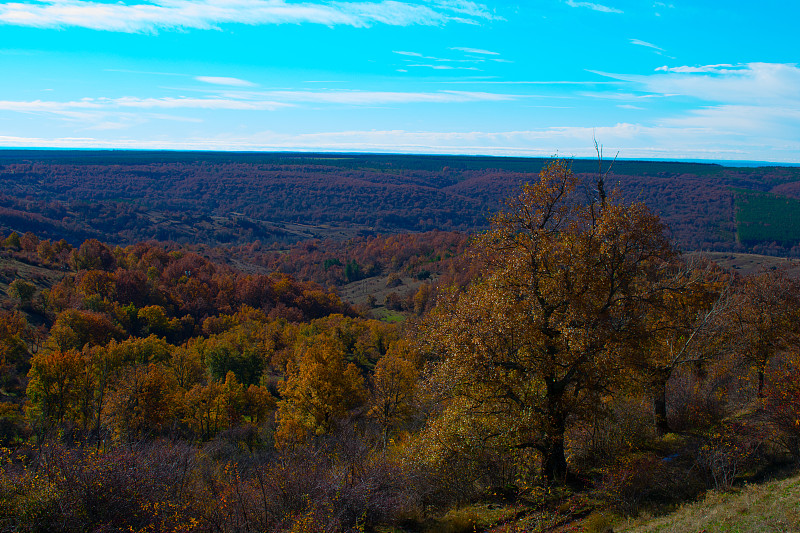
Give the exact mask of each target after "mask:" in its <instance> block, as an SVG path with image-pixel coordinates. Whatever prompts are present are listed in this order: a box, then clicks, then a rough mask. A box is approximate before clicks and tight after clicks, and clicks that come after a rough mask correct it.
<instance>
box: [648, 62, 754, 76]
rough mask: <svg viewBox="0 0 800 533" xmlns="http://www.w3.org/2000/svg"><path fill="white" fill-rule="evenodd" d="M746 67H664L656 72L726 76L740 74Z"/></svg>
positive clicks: (724, 64) (728, 65) (727, 65)
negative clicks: (703, 73) (705, 73)
mask: <svg viewBox="0 0 800 533" xmlns="http://www.w3.org/2000/svg"><path fill="white" fill-rule="evenodd" d="M743 66H744V65H738V66H737V65H731V64H730V63H720V64H718V65H702V66H699V67H688V66H682V67H668V66H666V65H664V66H663V67H658V68H657V69H656V72H676V73H679V74H698V73H702V72H708V73H712V74H725V73H730V72H738V71H741V69H742V68H743Z"/></svg>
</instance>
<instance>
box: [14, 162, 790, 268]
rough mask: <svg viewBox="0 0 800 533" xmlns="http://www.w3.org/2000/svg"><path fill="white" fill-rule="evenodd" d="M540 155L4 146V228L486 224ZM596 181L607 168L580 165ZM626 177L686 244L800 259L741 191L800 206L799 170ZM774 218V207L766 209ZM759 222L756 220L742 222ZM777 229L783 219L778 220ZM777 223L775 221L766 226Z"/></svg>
mask: <svg viewBox="0 0 800 533" xmlns="http://www.w3.org/2000/svg"><path fill="white" fill-rule="evenodd" d="M545 162H546V161H545V160H542V159H524V158H489V157H443V156H390V155H387V156H380V155H353V154H332V155H321V154H225V153H222V154H213V153H202V152H196V153H195V152H189V153H181V152H175V153H164V152H58V151H48V152H36V151H3V152H0V190H2V191H3V192H2V194H0V229H3V230H5V231H6V232H9V231H10V230H14V231H17V232H18V233H20V234H22V233H25V232H27V231H32V232H34V233H36V234H37V235H39V236H40V237H43V238H44V237H46V238H50V239H56V240H58V239H61V238H64V239H67V240H68V241H69V242H71V243H72V244H73V245H77V244H80V242H82V241H83V240H85V239H87V238H97V239H99V240H101V241H103V242H108V243H112V244H133V243H135V242H139V241H143V240H150V239H155V240H159V241H177V242H184V243H201V242H202V243H206V244H211V245H217V244H243V243H252V242H255V241H260V242H264V243H271V242H283V243H291V242H298V241H303V240H307V239H312V238H329V237H330V238H336V239H342V238H348V237H353V236H358V235H371V234H375V233H387V232H388V233H395V232H406V231H414V232H419V231H432V230H448V231H449V230H459V231H468V232H472V231H475V230H478V229H486V228H487V227H488V218H489V215H490V214H491V213H492V212H494V211H496V210H497V209H499V208H500V206H501V205H502V200H503V199H504V198H505V197H506V196H507V194H508V193H507V191H509V190H514V189H516V188H517V187H519V186H520V185H521V184H523V183H525V182H528V181H534V180H535V179H536V173H537V172H539V170H540V169H541V168H542V166H543V165H544V164H545ZM572 167H573V171H574V172H575V173H576V175H578V177H579V178H581V181H582V183H583V185H584V186H588V185H590V184H591V176H592V175H594V174H595V173H596V171H597V168H596V167H597V165H596V162H595V161H586V160H575V161H573V162H572ZM614 171H615V173H614V183H609V184H608V187H609V190H610V189H612V188H614V187H618V188H619V190H620V192H621V194H622V195H623V196H624V197H625V198H627V199H628V200H629V201H641V202H644V203H645V204H646V205H648V206H649V207H650V208H651V209H652V210H653V211H654V212H655V213H657V214H658V215H659V216H660V217H661V218H662V219H663V220H664V221H665V223H666V224H668V226H669V227H670V228H671V231H672V236H671V237H672V238H674V239H675V240H676V241H677V243H678V245H679V246H680V247H681V248H682V249H709V250H710V249H713V250H727V251H731V250H736V251H744V250H756V251H759V252H767V251H769V252H770V253H783V254H787V253H792V254H795V255H796V254H797V253H798V250H793V248H794V247H795V246H796V245H797V242H796V241H795V240H794V238H790V239H787V238H785V237H784V236H779V237H776V238H775V239H774V240H773V238H772V236H771V235H769V234H765V235H762V234H759V235H758V236H756V237H755V238H751V237H750V236H749V234H748V236H746V237H745V238H744V239H739V240H738V241H737V237H736V235H737V220H738V219H737V216H736V210H737V206H736V204H735V202H734V198H735V191H734V188H739V189H744V190H747V191H758V192H772V193H774V194H776V195H779V197H788V198H798V197H800V194H798V190H800V189H798V187H800V185H798V183H800V169H796V168H780V167H760V168H726V167H722V166H719V165H713V164H696V163H669V162H636V161H618V162H617V163H616V164H615V167H614ZM767 215H768V216H769V213H767ZM742 223H743V224H747V223H748V222H747V221H746V220H745V221H744V222H742ZM776 223H777V219H776ZM766 224H769V221H766Z"/></svg>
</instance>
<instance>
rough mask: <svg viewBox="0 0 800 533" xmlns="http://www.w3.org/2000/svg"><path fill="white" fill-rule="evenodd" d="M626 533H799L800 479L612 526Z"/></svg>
mask: <svg viewBox="0 0 800 533" xmlns="http://www.w3.org/2000/svg"><path fill="white" fill-rule="evenodd" d="M614 531H626V532H629V533H656V532H676V533H678V532H683V531H686V532H689V531H692V532H694V531H705V532H707V533H717V532H719V533H722V532H726V533H735V532H741V533H759V532H764V533H766V532H778V531H786V532H789V531H800V476H794V477H790V478H788V479H783V480H780V481H772V482H769V483H764V484H761V485H748V486H745V487H744V488H742V489H740V490H737V491H735V492H730V493H720V492H716V491H711V492H709V493H708V494H707V495H706V497H705V498H704V499H703V500H702V501H699V502H696V503H692V504H689V505H686V506H684V507H681V508H680V509H679V510H677V511H675V512H674V513H671V514H669V515H666V516H663V517H659V518H654V519H650V520H640V521H637V522H630V523H626V524H619V525H616V526H614Z"/></svg>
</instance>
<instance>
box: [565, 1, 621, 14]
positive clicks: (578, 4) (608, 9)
mask: <svg viewBox="0 0 800 533" xmlns="http://www.w3.org/2000/svg"><path fill="white" fill-rule="evenodd" d="M566 4H567V5H568V6H570V7H585V8H587V9H591V10H593V11H600V12H601V13H622V10H620V9H616V8H613V7H608V6H604V5H602V4H595V3H593V2H575V1H574V0H567V1H566Z"/></svg>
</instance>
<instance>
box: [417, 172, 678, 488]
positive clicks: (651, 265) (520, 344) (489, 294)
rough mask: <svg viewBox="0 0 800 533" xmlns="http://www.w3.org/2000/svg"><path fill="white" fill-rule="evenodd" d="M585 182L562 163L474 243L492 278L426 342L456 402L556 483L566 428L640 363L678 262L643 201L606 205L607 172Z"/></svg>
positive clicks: (452, 298) (463, 299)
mask: <svg viewBox="0 0 800 533" xmlns="http://www.w3.org/2000/svg"><path fill="white" fill-rule="evenodd" d="M579 185H580V183H579V182H578V179H577V178H576V177H575V176H574V175H573V173H572V172H571V170H570V166H569V163H568V162H566V161H563V160H556V161H553V162H552V163H551V164H549V165H548V166H546V167H545V168H544V169H543V170H542V171H541V173H540V175H539V182H538V183H535V184H529V185H526V186H525V187H524V188H523V190H522V192H521V194H520V195H519V196H518V197H517V198H514V199H513V200H510V201H509V202H508V207H507V209H506V210H505V211H503V212H501V213H499V214H497V215H496V216H495V217H494V218H493V220H492V224H493V229H492V230H491V231H489V232H488V233H486V234H485V235H484V236H482V237H481V238H480V239H479V240H478V241H477V243H476V245H475V250H476V259H477V260H478V261H480V262H481V271H482V276H481V277H480V278H479V279H478V280H477V281H475V282H473V283H472V284H471V285H470V286H469V287H467V288H466V289H465V290H464V291H458V290H455V289H454V290H453V291H452V292H451V293H450V294H449V295H447V294H445V295H442V296H441V297H440V302H439V304H438V306H437V308H436V309H435V310H434V312H433V313H432V314H431V317H430V319H429V320H428V324H427V331H426V335H425V338H426V341H427V342H428V343H429V350H431V351H432V353H433V355H434V357H438V358H440V360H439V363H438V366H437V369H436V372H435V376H438V380H439V386H440V390H442V391H443V392H444V393H446V394H445V396H446V397H448V398H449V400H448V401H449V402H450V403H451V405H453V406H456V407H455V408H457V409H458V410H459V411H460V412H461V413H464V414H467V415H474V421H475V424H483V425H484V426H486V425H487V423H488V425H490V426H491V430H490V431H483V430H484V429H486V428H485V427H482V428H481V430H480V433H481V434H482V435H483V437H482V438H483V439H484V440H486V441H488V440H493V441H494V442H495V443H497V442H499V443H501V444H502V445H503V446H507V447H508V448H510V449H522V448H534V449H536V450H538V451H539V452H540V454H541V457H542V470H541V472H542V476H543V477H544V478H545V479H550V480H558V479H561V480H563V479H565V478H566V477H567V475H568V465H567V461H566V454H565V433H566V430H567V428H568V424H569V423H570V422H571V421H572V420H574V419H575V417H576V416H579V415H580V413H581V412H582V411H583V410H584V409H588V408H590V407H591V406H590V405H589V404H590V402H591V400H592V398H596V397H597V393H602V392H603V391H606V390H609V388H610V387H611V386H612V385H613V383H614V381H615V380H617V379H619V378H620V377H622V376H623V373H622V369H623V368H624V367H625V365H626V362H627V361H629V360H630V357H633V356H638V354H639V352H640V350H639V348H640V347H641V343H642V340H643V335H644V334H645V331H646V329H647V328H646V323H645V322H646V321H645V316H646V314H647V312H648V309H649V308H650V306H651V305H652V303H653V300H654V296H655V295H656V293H658V292H659V291H661V290H663V286H662V284H661V283H660V280H661V279H662V271H664V270H665V268H664V265H665V264H666V262H667V261H668V260H669V259H671V258H672V257H674V255H675V252H674V251H673V249H672V247H671V246H670V244H669V241H668V240H667V238H666V237H665V234H664V227H663V225H662V224H661V222H660V221H659V219H658V217H657V216H655V215H654V214H652V213H651V212H650V211H649V210H648V209H647V208H646V207H645V206H644V205H642V204H625V203H622V202H618V201H616V200H615V199H614V198H613V197H612V198H607V197H606V194H605V191H604V188H603V181H602V175H601V177H600V179H598V180H597V181H596V183H595V184H594V185H595V187H594V191H592V192H593V194H590V195H587V194H586V190H585V189H584V188H582V187H580V186H579ZM462 416H463V415H462ZM487 421H489V422H487ZM477 432H478V428H476V433H477Z"/></svg>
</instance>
